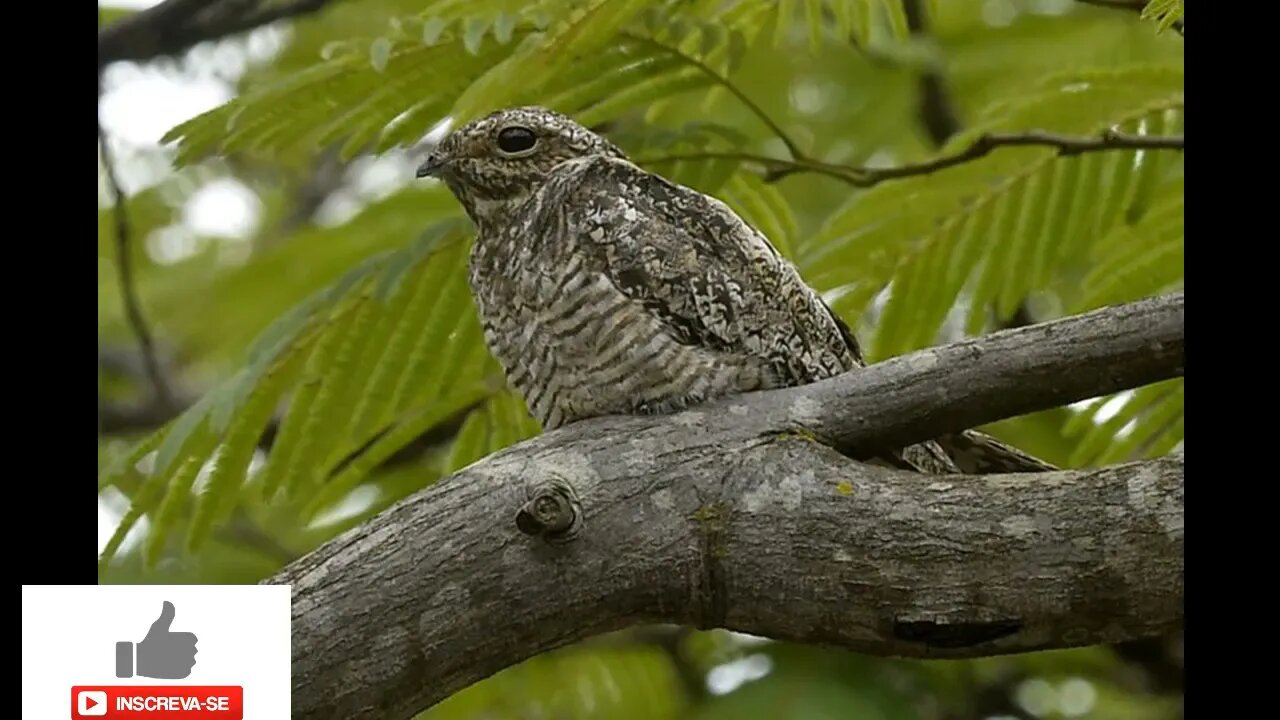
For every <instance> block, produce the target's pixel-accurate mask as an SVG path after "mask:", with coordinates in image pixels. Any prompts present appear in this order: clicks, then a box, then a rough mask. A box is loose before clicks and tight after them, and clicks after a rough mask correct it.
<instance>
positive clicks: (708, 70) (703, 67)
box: [621, 32, 808, 161]
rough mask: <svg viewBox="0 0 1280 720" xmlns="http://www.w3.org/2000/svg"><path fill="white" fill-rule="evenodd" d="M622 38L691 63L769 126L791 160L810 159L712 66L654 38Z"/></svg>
mask: <svg viewBox="0 0 1280 720" xmlns="http://www.w3.org/2000/svg"><path fill="white" fill-rule="evenodd" d="M621 36H622V37H624V38H627V39H629V40H634V41H636V42H639V43H643V44H645V45H648V46H650V47H652V48H656V49H658V50H662V51H664V52H667V53H670V54H672V55H675V56H676V57H678V58H680V59H681V60H684V61H685V62H687V63H689V64H690V65H692V66H693V67H695V68H697V69H698V71H699V72H701V73H702V74H703V75H706V76H707V77H709V78H711V79H712V80H713V81H715V82H716V84H718V85H720V86H721V87H723V88H724V89H725V90H728V91H729V92H730V93H732V94H733V96H734V97H736V98H737V99H738V101H739V102H741V103H742V104H743V105H745V106H746V107H747V109H748V110H750V111H751V112H752V114H754V115H755V116H756V117H758V118H760V121H761V122H763V123H764V124H765V125H768V126H769V129H770V130H771V131H773V134H774V135H777V136H778V139H779V140H781V141H782V144H783V145H786V146H787V152H788V153H790V154H791V158H792V159H793V160H796V161H805V160H807V159H808V156H807V155H805V153H804V151H803V150H801V149H800V146H799V145H798V144H796V141H795V140H792V139H791V136H790V135H788V134H787V132H786V131H785V130H783V129H782V126H780V125H778V123H776V122H774V120H773V118H771V117H769V114H768V113H766V112H765V111H764V109H763V108H761V107H760V106H759V105H757V104H756V102H755V101H754V100H752V99H751V98H749V97H747V95H746V94H745V93H743V92H742V90H741V89H740V88H739V87H738V86H737V85H734V84H733V83H731V82H729V78H727V77H725V76H723V75H721V74H720V73H718V72H716V71H715V69H714V68H712V67H711V66H710V65H707V64H706V63H704V62H702V61H701V60H699V59H697V58H695V57H691V56H689V55H687V54H685V53H683V52H680V50H679V49H678V48H672V47H670V46H668V45H664V44H662V43H660V42H658V41H656V40H654V39H652V38H648V37H645V36H643V35H637V34H635V33H629V32H624V33H621Z"/></svg>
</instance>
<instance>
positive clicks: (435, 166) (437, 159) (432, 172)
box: [416, 153, 445, 178]
mask: <svg viewBox="0 0 1280 720" xmlns="http://www.w3.org/2000/svg"><path fill="white" fill-rule="evenodd" d="M444 164H445V158H444V156H443V155H440V154H439V153H431V154H430V155H428V156H427V160H426V162H424V163H422V164H421V165H419V166H418V172H417V173H416V174H417V176H418V177H420V178H426V177H440V169H441V168H443V167H444Z"/></svg>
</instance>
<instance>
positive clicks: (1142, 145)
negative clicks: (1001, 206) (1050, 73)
mask: <svg viewBox="0 0 1280 720" xmlns="http://www.w3.org/2000/svg"><path fill="white" fill-rule="evenodd" d="M1183 145H1184V138H1183V136H1182V135H1130V134H1127V133H1122V132H1118V131H1115V130H1107V131H1106V132H1104V133H1102V134H1101V135H1100V136H1098V137H1077V136H1071V135H1059V134H1057V133H1051V132H1046V131H1044V130H1027V131H1025V132H1019V133H987V134H985V135H980V136H978V138H977V139H976V140H974V142H973V144H972V145H970V146H969V147H968V148H965V149H964V150H962V151H960V152H958V153H956V154H954V155H947V156H944V157H940V158H935V159H933V160H926V161H925V162H922V163H916V164H914V165H903V166H901V167H891V168H866V167H856V166H852V165H836V164H833V163H826V162H822V161H820V160H810V159H808V158H803V159H800V160H785V159H782V158H772V157H767V156H764V155H755V154H751V153H739V152H695V153H677V154H671V155H662V156H657V157H652V158H644V159H641V160H639V161H638V162H639V163H640V164H653V165H656V164H662V163H671V162H676V161H679V160H716V159H724V160H729V159H736V160H741V161H743V162H749V163H754V164H757V165H760V166H762V167H763V168H764V170H765V172H764V180H765V182H777V181H778V180H781V179H782V178H784V177H787V176H788V175H795V174H797V173H805V172H812V173H818V174H821V175H826V176H828V177H832V178H835V179H837V180H840V181H842V182H846V183H848V184H850V185H854V186H856V187H871V186H874V185H879V184H880V183H882V182H886V181H888V180H898V179H901V178H906V177H913V176H916V175H928V174H930V173H934V172H938V171H939V170H945V169H947V168H950V167H955V166H956V165H962V164H964V163H967V162H970V161H972V160H977V159H979V158H982V157H986V156H987V155H990V154H991V153H992V152H993V151H995V150H996V149H997V148H1002V147H1033V146H1034V147H1051V148H1057V150H1058V154H1059V155H1063V156H1070V155H1081V154H1083V153H1089V152H1107V151H1113V150H1182V149H1183Z"/></svg>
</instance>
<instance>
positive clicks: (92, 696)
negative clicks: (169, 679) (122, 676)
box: [71, 685, 244, 720]
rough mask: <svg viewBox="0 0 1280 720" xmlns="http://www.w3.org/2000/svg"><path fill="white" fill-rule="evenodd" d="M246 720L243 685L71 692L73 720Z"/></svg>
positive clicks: (80, 688) (114, 687)
mask: <svg viewBox="0 0 1280 720" xmlns="http://www.w3.org/2000/svg"><path fill="white" fill-rule="evenodd" d="M81 718H118V719H119V720H127V719H128V718H151V719H153V720H214V719H216V720H243V718H244V688H243V687H241V686H240V685H166V686H157V685H95V686H89V685H77V686H75V687H73V688H71V720H80V719H81Z"/></svg>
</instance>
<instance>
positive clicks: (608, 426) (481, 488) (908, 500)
mask: <svg viewBox="0 0 1280 720" xmlns="http://www.w3.org/2000/svg"><path fill="white" fill-rule="evenodd" d="M1182 308H1183V299H1182V294H1181V293H1178V294H1176V295H1170V296H1166V297H1163V298H1159V299H1155V300H1149V301H1143V302H1139V303H1133V304H1131V305H1125V306H1121V307H1117V308H1111V309H1108V310H1104V311H1100V312H1096V313H1091V314H1089V315H1084V316H1079V317H1075V318H1069V319H1065V320H1062V321H1057V322H1054V323H1046V324H1042V325H1033V326H1030V327H1026V328H1020V329H1017V330H1011V331H1005V332H1000V333H995V334H993V335H990V336H987V337H984V338H979V339H976V340H971V341H966V342H962V343H956V344H954V345H949V346H945V347H941V348H935V349H931V350H927V351H923V352H919V353H914V354H912V355H908V356H904V357H901V358H897V359H894V360H891V361H888V362H884V363H878V364H876V365H873V366H871V367H869V368H867V369H864V370H859V371H857V372H854V373H849V374H847V375H845V376H842V377H840V378H835V379H833V380H830V381H827V382H823V383H819V384H815V385H811V386H806V387H802V388H791V389H788V390H780V391H771V392H767V393H755V394H751V395H746V396H742V397H738V398H735V399H733V400H731V401H728V402H721V403H716V404H713V405H708V406H706V407H703V408H699V409H694V410H691V411H688V412H684V413H681V414H678V415H672V416H666V417H611V418H599V419H596V420H591V421H584V422H581V423H576V424H574V425H571V426H569V427H566V428H563V429H561V430H558V431H556V432H552V433H548V434H546V435H543V436H541V437H538V438H535V439H533V440H530V441H527V442H525V443H521V444H520V445H517V446H515V447H512V448H509V449H507V450H505V451H503V452H500V453H497V454H495V455H493V456H490V457H489V458H486V459H484V460H482V461H480V462H478V463H476V464H474V465H471V466H470V467H468V468H466V469H464V470H463V471H461V472H459V473H457V474H455V475H454V476H452V477H450V478H448V479H446V480H444V481H441V482H440V483H438V484H436V485H435V486H433V487H430V488H427V489H426V490H424V491H423V492H420V493H418V494H417V495H415V496H413V497H410V498H408V499H406V500H404V501H402V502H401V503H399V504H397V505H396V506H393V507H392V508H390V509H388V510H387V511H385V512H384V513H382V514H381V515H379V516H377V517H376V518H374V519H373V520H371V521H370V522H368V523H367V524H365V525H363V526H361V527H358V528H355V529H353V530H352V531H350V532H348V533H346V534H344V535H342V536H341V537H339V538H336V539H335V540H333V541H332V542H330V543H328V544H327V545H325V546H324V547H322V548H320V549H319V550H317V551H316V552H314V553H312V554H311V555H309V556H307V557H305V558H302V559H301V560H299V561H298V562H296V563H294V564H293V565H291V566H290V567H288V568H286V569H285V570H284V571H283V572H281V573H280V574H279V575H278V576H277V577H275V578H272V579H270V580H268V581H267V582H275V583H291V584H292V585H293V598H294V599H293V698H294V706H293V707H294V717H298V718H366V717H368V718H373V717H377V718H407V717H410V716H412V715H413V713H414V712H416V711H418V710H420V709H422V708H423V707H425V706H428V705H430V704H433V703H435V702H438V701H439V700H441V699H443V698H445V697H447V696H448V695H450V694H451V693H453V692H455V691H457V690H459V689H461V688H463V687H465V686H466V685H468V684H470V683H473V682H475V681H477V680H480V679H482V678H484V677H487V676H488V675H490V674H492V673H494V672H496V671H497V670H500V669H502V668H504V667H506V666H509V665H511V664H514V663H516V662H518V661H520V660H522V659H524V658H526V657H529V656H531V655H534V654H536V653H539V652H543V651H546V650H549V649H551V648H554V647H558V646H561V645H564V644H567V643H570V642H573V641H575V640H578V639H581V638H584V637H587V636H590V635H594V634H597V633H600V632H604V631H609V630H616V629H619V628H622V627H625V626H628V625H633V624H638V623H654V622H666V623H678V624H684V625H695V626H699V627H727V628H732V629H736V630H740V631H744V632H749V633H753V634H757V635H765V636H769V637H774V638H778V639H784V640H793V641H799V642H807V643H824V644H833V645H839V646H842V647H846V648H850V649H854V650H858V651H862V652H868V653H875V654H881V655H901V656H916V657H971V656H980V655H991V654H1000V653H1011V652H1022V651H1030V650H1038V649H1048V648H1061V647H1071V646H1079V645H1086V644H1095V643H1114V642H1123V641H1126V640H1133V639H1136V638H1143V637H1154V636H1159V635H1163V634H1166V633H1168V632H1171V631H1174V630H1176V629H1177V628H1179V627H1180V626H1181V622H1182V617H1183V615H1182V598H1183V580H1182V567H1183V566H1182V549H1183V514H1182V513H1183V496H1182V487H1183V482H1182V478H1183V461H1182V455H1181V453H1176V454H1173V455H1170V456H1168V457H1165V458H1162V459H1159V460H1155V461H1150V462H1142V463H1130V464H1126V465H1119V466H1113V467H1108V468H1102V469H1094V470H1086V471H1057V472H1050V473H1037V474H1027V475H990V476H975V477H967V476H933V477H922V476H919V475H915V474H911V473H905V472H899V471H894V470H888V469H883V468H879V467H873V466H866V465H862V464H860V463H855V462H852V461H850V460H848V459H847V458H846V457H844V456H843V455H840V454H838V453H836V452H835V451H834V450H832V449H831V448H829V447H827V446H826V445H824V444H822V443H819V442H815V441H814V440H813V439H812V438H813V436H812V435H810V434H808V433H806V432H794V430H795V429H797V428H808V429H810V430H812V431H813V432H816V433H817V434H818V435H819V436H820V437H823V438H828V439H831V440H833V441H836V442H839V443H840V444H841V445H847V446H857V447H864V448H865V447H867V446H870V445H878V444H882V443H901V442H914V441H918V440H922V439H925V438H927V437H930V436H933V435H936V434H939V433H942V432H951V431H957V430H960V429H962V428H964V427H969V426H972V425H975V424H980V423H985V422H989V421H993V420H996V419H999V418H1002V417H1007V416H1009V415H1013V414H1018V413H1022V412H1028V411H1031V410H1036V409H1040V408H1044V407H1049V406H1053V405H1058V404H1063V403H1067V402H1072V401H1075V400H1080V399H1084V398H1086V397H1091V396H1095V395H1099V394H1104V393H1109V392H1113V391H1116V390H1119V389H1123V388H1126V387H1132V386H1135V385H1139V384H1144V383H1149V382H1153V381H1156V380H1161V379H1166V378H1169V377H1176V376H1179V375H1181V374H1182V364H1183V349H1182V348H1183V341H1182ZM495 519H497V522H495Z"/></svg>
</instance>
